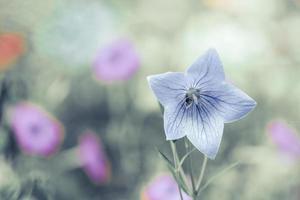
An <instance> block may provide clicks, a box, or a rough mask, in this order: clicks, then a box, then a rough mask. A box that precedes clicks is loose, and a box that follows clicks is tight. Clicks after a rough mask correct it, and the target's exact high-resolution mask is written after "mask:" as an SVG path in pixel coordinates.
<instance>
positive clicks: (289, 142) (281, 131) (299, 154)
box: [267, 121, 300, 159]
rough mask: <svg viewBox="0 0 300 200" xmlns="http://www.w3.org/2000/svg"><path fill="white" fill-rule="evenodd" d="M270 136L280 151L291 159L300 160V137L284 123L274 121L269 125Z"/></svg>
mask: <svg viewBox="0 0 300 200" xmlns="http://www.w3.org/2000/svg"><path fill="white" fill-rule="evenodd" d="M267 131H268V134H269V136H270V138H271V140H272V141H273V143H274V144H275V145H276V146H277V147H278V149H279V150H280V151H281V152H282V153H283V154H285V155H286V156H288V157H289V158H291V159H300V137H299V135H298V134H297V132H296V131H295V130H294V129H293V128H291V127H290V126H289V125H288V124H286V123H285V122H283V121H272V122H270V123H269V124H268V125H267Z"/></svg>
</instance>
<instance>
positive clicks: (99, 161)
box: [79, 131, 111, 183]
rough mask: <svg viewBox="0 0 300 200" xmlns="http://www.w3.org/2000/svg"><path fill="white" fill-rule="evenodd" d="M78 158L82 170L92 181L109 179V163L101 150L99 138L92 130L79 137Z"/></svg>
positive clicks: (100, 181) (101, 181)
mask: <svg viewBox="0 0 300 200" xmlns="http://www.w3.org/2000/svg"><path fill="white" fill-rule="evenodd" d="M79 159H80V161H81V163H82V166H83V169H84V171H85V172H86V174H87V175H88V177H89V178H90V179H91V180H92V181H93V182H94V183H105V182H107V181H109V179H110V176H111V169H110V163H109V161H108V159H107V157H106V154H105V152H104V150H103V147H102V143H101V140H100V139H99V138H98V137H97V135H96V134H95V133H93V132H92V131H86V132H85V133H84V134H83V135H82V136H81V137H80V138H79Z"/></svg>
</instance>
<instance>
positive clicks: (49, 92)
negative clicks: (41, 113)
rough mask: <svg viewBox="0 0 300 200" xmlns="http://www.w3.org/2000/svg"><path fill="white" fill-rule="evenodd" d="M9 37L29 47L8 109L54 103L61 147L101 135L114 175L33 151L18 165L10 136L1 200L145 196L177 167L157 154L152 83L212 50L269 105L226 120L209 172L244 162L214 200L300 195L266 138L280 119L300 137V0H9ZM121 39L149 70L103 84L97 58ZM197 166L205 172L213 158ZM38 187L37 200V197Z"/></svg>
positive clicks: (8, 76)
mask: <svg viewBox="0 0 300 200" xmlns="http://www.w3.org/2000/svg"><path fill="white" fill-rule="evenodd" d="M5 32H14V33H20V34H21V35H22V36H23V37H24V41H25V51H24V53H23V54H22V56H21V57H20V58H18V59H17V60H16V61H15V62H14V63H13V64H11V65H10V67H9V68H8V69H5V70H1V71H2V72H1V81H2V82H4V81H5V82H6V83H7V82H8V83H9V86H10V87H9V91H8V95H7V99H6V103H5V104H4V109H3V110H2V112H5V106H8V105H11V104H13V103H15V102H18V101H20V100H28V101H31V102H35V103H37V104H39V105H41V106H43V107H44V108H45V109H46V110H48V111H49V112H50V113H52V114H53V115H54V116H56V117H57V118H58V119H59V120H60V121H61V122H62V124H63V125H64V127H65V133H66V135H65V140H64V142H63V145H62V148H61V151H64V150H67V149H70V148H72V147H74V146H76V145H77V140H78V136H79V135H80V134H81V133H82V131H83V130H85V129H87V128H88V129H92V130H94V131H95V132H97V133H98V135H99V137H100V138H101V139H102V141H103V143H104V146H105V151H106V152H107V154H108V158H109V160H110V162H111V166H112V178H111V181H110V182H109V183H107V184H104V185H95V184H93V183H92V182H91V181H90V180H89V179H88V178H87V177H86V175H85V174H84V173H83V172H82V170H80V169H76V170H70V171H68V172H66V173H63V175H61V174H59V175H58V174H57V172H56V170H54V167H52V166H51V165H48V164H47V162H49V159H41V158H33V157H30V156H26V155H23V154H21V153H16V154H17V155H16V156H15V158H14V159H13V160H11V159H7V158H6V157H5V156H4V154H7V145H6V144H7V141H9V138H10V133H8V132H6V131H4V130H3V131H1V142H0V143H1V149H2V152H3V153H2V156H1V159H0V195H2V196H1V198H0V199H10V197H11V196H13V195H19V198H20V199H47V198H49V199H58V200H59V199H84V200H85V199H89V200H93V199H104V200H131V199H132V200H135V199H139V198H140V191H141V189H142V188H143V187H144V186H145V184H147V182H148V181H149V180H151V179H152V177H154V176H155V175H156V174H159V173H162V172H166V171H167V168H166V165H165V163H164V162H163V161H162V160H161V159H160V158H159V156H158V153H157V151H156V148H159V149H163V151H166V152H168V151H169V149H168V148H169V146H168V143H167V142H166V141H165V136H164V132H163V120H162V117H161V114H160V111H159V106H158V104H157V102H156V100H155V98H154V96H153V95H152V93H151V91H150V90H149V88H148V84H147V81H146V76H147V75H150V74H157V73H162V72H166V71H184V70H185V68H186V67H187V66H189V65H190V64H191V63H193V61H194V60H195V59H196V58H197V57H198V56H199V55H201V54H202V53H204V52H205V50H206V49H208V48H211V47H213V48H216V49H217V51H218V52H219V54H220V57H221V60H222V61H223V65H224V69H225V72H226V76H227V79H228V80H229V81H231V82H233V83H234V84H236V85H237V86H238V87H240V88H241V89H242V90H244V91H246V92H247V93H248V94H249V95H250V96H251V97H253V98H254V99H255V100H256V101H257V103H258V105H257V107H256V109H255V110H254V111H253V112H252V113H251V114H250V115H249V116H248V117H247V118H245V119H243V120H241V121H238V122H236V123H233V124H226V125H225V132H224V135H223V141H222V144H221V148H220V152H219V154H218V155H217V158H216V160H214V161H209V163H208V170H207V174H206V176H207V177H209V176H211V175H213V174H214V173H215V172H216V171H219V170H220V169H222V168H224V167H226V166H228V165H229V164H231V163H233V162H236V161H240V163H241V164H240V165H239V166H238V167H236V168H234V169H233V170H231V171H229V172H227V173H226V174H224V175H223V176H221V177H219V178H218V179H216V180H215V182H214V183H213V184H212V185H211V186H210V187H208V188H207V190H205V192H204V193H203V197H202V199H206V200H216V199H222V200H240V199H243V200H253V199H255V200H276V199H278V200H282V199H287V200H299V199H300V194H299V189H300V181H299V180H300V179H299V174H300V170H299V164H297V163H296V164H295V163H293V164H291V163H286V162H284V160H283V159H281V157H280V155H279V152H278V150H277V149H276V147H275V145H274V144H273V143H272V142H271V140H270V138H269V137H268V136H267V134H266V125H267V123H268V122H269V121H271V120H273V119H278V118H279V119H283V120H285V121H286V122H287V123H288V124H289V125H290V126H292V127H294V128H295V129H296V130H298V131H299V130H300V115H299V111H300V107H299V101H300V81H299V76H300V64H299V63H300V56H299V55H300V39H299V37H300V1H298V0H264V1H261V0H202V1H201V0H190V1H181V0H163V1H161V0H152V1H146V0H127V1H120V0H111V1H98V0H86V1H84V0H72V1H71V0H63V1H49V0H47V1H39V0H26V1H21V0H9V1H5V0H0V33H5ZM117 38H128V39H130V40H131V41H132V42H133V43H134V46H135V48H136V50H137V52H138V54H139V56H140V61H141V64H140V68H139V69H138V71H137V73H136V74H134V76H133V77H132V78H131V79H130V80H127V81H118V82H114V83H109V84H107V83H105V82H103V81H97V80H96V79H95V77H94V75H93V71H92V63H93V60H94V58H95V56H96V53H97V51H98V50H99V49H101V48H103V47H104V46H105V45H107V44H108V43H110V42H111V41H113V40H115V39H117ZM1 87H3V84H2V86H1ZM2 115H5V114H2ZM14 149H15V151H16V152H17V150H16V149H17V147H14ZM9 151H13V150H11V149H9ZM8 154H9V152H8ZM50 159H51V158H50ZM193 159H194V161H195V164H196V166H197V165H198V166H199V169H200V166H201V165H200V164H201V161H202V158H201V155H200V154H199V153H198V154H197V153H195V154H193ZM44 165H45V166H44ZM41 169H42V170H41ZM32 184H33V185H34V188H36V190H37V192H36V194H35V196H34V195H27V192H26V191H27V189H26V187H27V186H28V185H32ZM37 193H38V194H37Z"/></svg>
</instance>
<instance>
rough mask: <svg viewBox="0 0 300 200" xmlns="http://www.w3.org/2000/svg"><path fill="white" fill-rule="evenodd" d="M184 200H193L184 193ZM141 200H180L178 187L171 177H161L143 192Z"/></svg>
mask: <svg viewBox="0 0 300 200" xmlns="http://www.w3.org/2000/svg"><path fill="white" fill-rule="evenodd" d="M182 194H183V200H191V199H192V198H191V197H189V196H188V195H187V194H186V193H184V192H182ZM141 200H180V194H179V190H178V185H177V183H176V182H175V180H174V179H173V178H172V177H171V176H169V175H161V176H159V177H157V178H156V179H155V180H154V181H152V182H151V183H150V184H149V185H148V186H147V187H146V188H145V189H144V190H143V192H142V194H141Z"/></svg>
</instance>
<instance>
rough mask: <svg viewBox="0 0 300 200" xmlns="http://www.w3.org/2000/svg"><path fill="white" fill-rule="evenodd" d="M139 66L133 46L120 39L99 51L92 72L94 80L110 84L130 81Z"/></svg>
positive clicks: (127, 41)
mask: <svg viewBox="0 0 300 200" xmlns="http://www.w3.org/2000/svg"><path fill="white" fill-rule="evenodd" d="M139 65H140V60H139V56H138V54H137V52H136V51H135V49H134V46H133V44H132V43H131V42H130V41H129V40H125V39H120V40H117V41H114V42H113V43H112V44H110V45H108V46H106V47H105V48H103V49H101V50H100V52H99V53H98V54H97V57H96V59H95V61H94V64H93V71H94V73H95V77H96V79H98V80H102V81H105V82H108V83H110V82H113V81H121V80H128V79H130V78H131V77H132V76H133V74H134V73H135V72H136V71H137V69H138V68H139Z"/></svg>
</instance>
